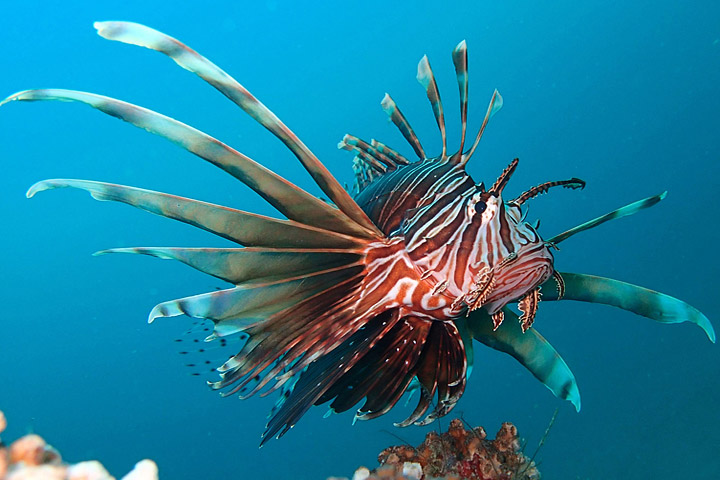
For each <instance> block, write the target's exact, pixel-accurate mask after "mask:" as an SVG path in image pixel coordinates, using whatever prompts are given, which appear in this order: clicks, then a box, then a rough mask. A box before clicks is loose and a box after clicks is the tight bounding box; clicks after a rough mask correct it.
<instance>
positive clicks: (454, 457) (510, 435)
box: [353, 419, 540, 480]
mask: <svg viewBox="0 0 720 480" xmlns="http://www.w3.org/2000/svg"><path fill="white" fill-rule="evenodd" d="M378 461H379V462H380V466H379V467H378V468H376V469H375V470H373V471H369V470H367V469H359V470H358V471H357V472H355V476H354V477H353V480H365V479H368V480H376V479H383V480H392V479H403V480H405V479H418V480H420V479H432V478H446V479H472V480H538V479H539V478H540V472H539V471H538V470H537V468H536V466H535V462H533V461H532V460H531V459H530V458H528V457H527V456H525V455H524V454H523V452H522V449H521V448H520V442H519V440H518V433H517V428H515V426H514V425H513V424H511V423H503V424H502V427H500V430H499V431H498V433H497V435H496V436H495V440H488V439H487V435H486V433H485V430H484V429H483V428H482V427H477V428H474V429H471V430H466V429H465V428H464V427H463V423H462V422H461V421H460V420H458V419H455V420H453V421H452V422H451V423H450V427H449V428H448V431H447V432H445V433H443V434H441V435H439V434H437V433H435V432H430V433H428V434H427V436H426V437H425V441H424V442H423V443H422V444H421V445H420V446H418V447H411V446H407V445H403V446H397V447H390V448H386V449H385V450H383V451H382V452H381V453H380V455H379V456H378Z"/></svg>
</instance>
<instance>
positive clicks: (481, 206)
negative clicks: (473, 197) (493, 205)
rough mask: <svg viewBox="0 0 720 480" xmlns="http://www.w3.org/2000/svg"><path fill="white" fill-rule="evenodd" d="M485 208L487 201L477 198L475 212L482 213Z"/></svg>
mask: <svg viewBox="0 0 720 480" xmlns="http://www.w3.org/2000/svg"><path fill="white" fill-rule="evenodd" d="M486 208H487V203H485V202H483V201H482V200H478V202H477V203H476V204H475V212H477V213H483V212H484V211H485V209H486Z"/></svg>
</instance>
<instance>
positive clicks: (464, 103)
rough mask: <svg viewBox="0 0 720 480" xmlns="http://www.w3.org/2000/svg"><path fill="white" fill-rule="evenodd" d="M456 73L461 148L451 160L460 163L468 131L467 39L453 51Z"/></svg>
mask: <svg viewBox="0 0 720 480" xmlns="http://www.w3.org/2000/svg"><path fill="white" fill-rule="evenodd" d="M452 59H453V64H454V65H455V75H456V76H457V82H458V87H459V88H460V123H461V127H462V130H461V133H460V148H459V149H458V151H457V153H455V155H453V156H452V159H451V161H452V162H453V163H455V164H458V163H460V162H461V161H462V153H463V148H464V146H465V135H466V133H467V110H468V58H467V44H466V43H465V40H463V41H462V42H460V43H459V44H458V45H457V46H456V47H455V49H454V50H453V52H452Z"/></svg>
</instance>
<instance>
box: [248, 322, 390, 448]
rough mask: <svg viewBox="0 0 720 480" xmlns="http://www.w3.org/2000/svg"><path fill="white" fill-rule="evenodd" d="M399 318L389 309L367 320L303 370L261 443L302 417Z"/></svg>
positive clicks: (288, 427)
mask: <svg viewBox="0 0 720 480" xmlns="http://www.w3.org/2000/svg"><path fill="white" fill-rule="evenodd" d="M397 321H398V315H397V312H396V311H388V312H386V313H385V314H383V315H379V316H377V317H375V318H374V319H372V320H371V321H369V322H368V323H366V324H365V325H364V326H363V328H362V329H360V330H358V331H356V332H355V333H354V334H353V335H352V336H351V337H350V338H349V339H347V340H346V341H345V343H344V346H345V347H347V348H342V347H340V348H336V349H334V350H332V351H331V352H328V354H326V355H324V356H322V357H319V358H318V359H317V360H316V361H315V362H314V363H312V364H311V365H310V366H309V367H308V369H307V370H305V371H303V372H302V374H300V378H299V379H298V380H297V383H296V384H295V385H294V388H293V389H292V391H291V392H289V394H288V396H287V397H286V398H284V401H283V402H282V403H281V405H280V406H279V408H278V409H277V411H276V412H275V415H274V416H273V417H272V418H271V419H270V421H268V424H267V427H266V430H265V433H264V434H263V439H262V441H261V444H260V445H261V446H262V445H263V444H264V443H265V442H267V441H268V440H269V439H270V438H272V437H276V438H279V437H281V436H282V435H284V434H285V433H286V432H287V431H288V430H290V428H292V427H293V426H294V425H295V423H297V421H298V420H299V419H300V417H302V416H303V414H305V412H307V411H308V410H309V409H310V407H311V406H312V405H313V404H315V403H316V402H317V401H318V399H320V398H321V397H322V395H323V394H324V393H325V392H326V391H327V390H328V389H329V388H330V387H331V386H332V385H333V384H334V383H335V382H336V381H337V380H338V379H339V378H340V377H342V376H343V375H344V374H345V373H346V372H347V371H349V370H350V369H351V368H352V367H353V366H354V365H355V364H356V363H357V361H358V360H359V359H360V358H361V357H362V355H363V354H364V353H365V352H367V351H369V350H371V349H372V347H373V346H374V345H375V343H376V342H377V341H378V339H380V338H382V337H383V336H384V334H385V333H387V332H388V331H390V330H391V329H392V328H393V327H394V326H395V324H396V323H397Z"/></svg>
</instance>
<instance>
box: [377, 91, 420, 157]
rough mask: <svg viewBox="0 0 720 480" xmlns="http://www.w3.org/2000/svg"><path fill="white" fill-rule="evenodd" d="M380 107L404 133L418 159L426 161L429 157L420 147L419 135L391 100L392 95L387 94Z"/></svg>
mask: <svg viewBox="0 0 720 480" xmlns="http://www.w3.org/2000/svg"><path fill="white" fill-rule="evenodd" d="M380 106H382V109H383V110H384V111H385V113H387V115H388V116H389V117H390V120H392V122H393V123H394V124H395V126H396V127H398V129H399V130H400V133H402V135H403V137H405V140H407V141H408V143H409V144H410V146H411V147H412V148H413V150H414V151H415V154H416V155H417V156H418V158H420V160H425V158H427V157H426V156H425V150H423V148H422V145H420V140H418V138H417V135H415V132H414V131H413V129H412V127H411V126H410V124H409V123H408V121H407V119H406V118H405V115H403V114H402V112H401V111H400V109H399V108H398V106H397V105H395V102H394V101H393V99H392V98H390V95H388V94H387V93H386V94H385V97H383V99H382V102H380Z"/></svg>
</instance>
